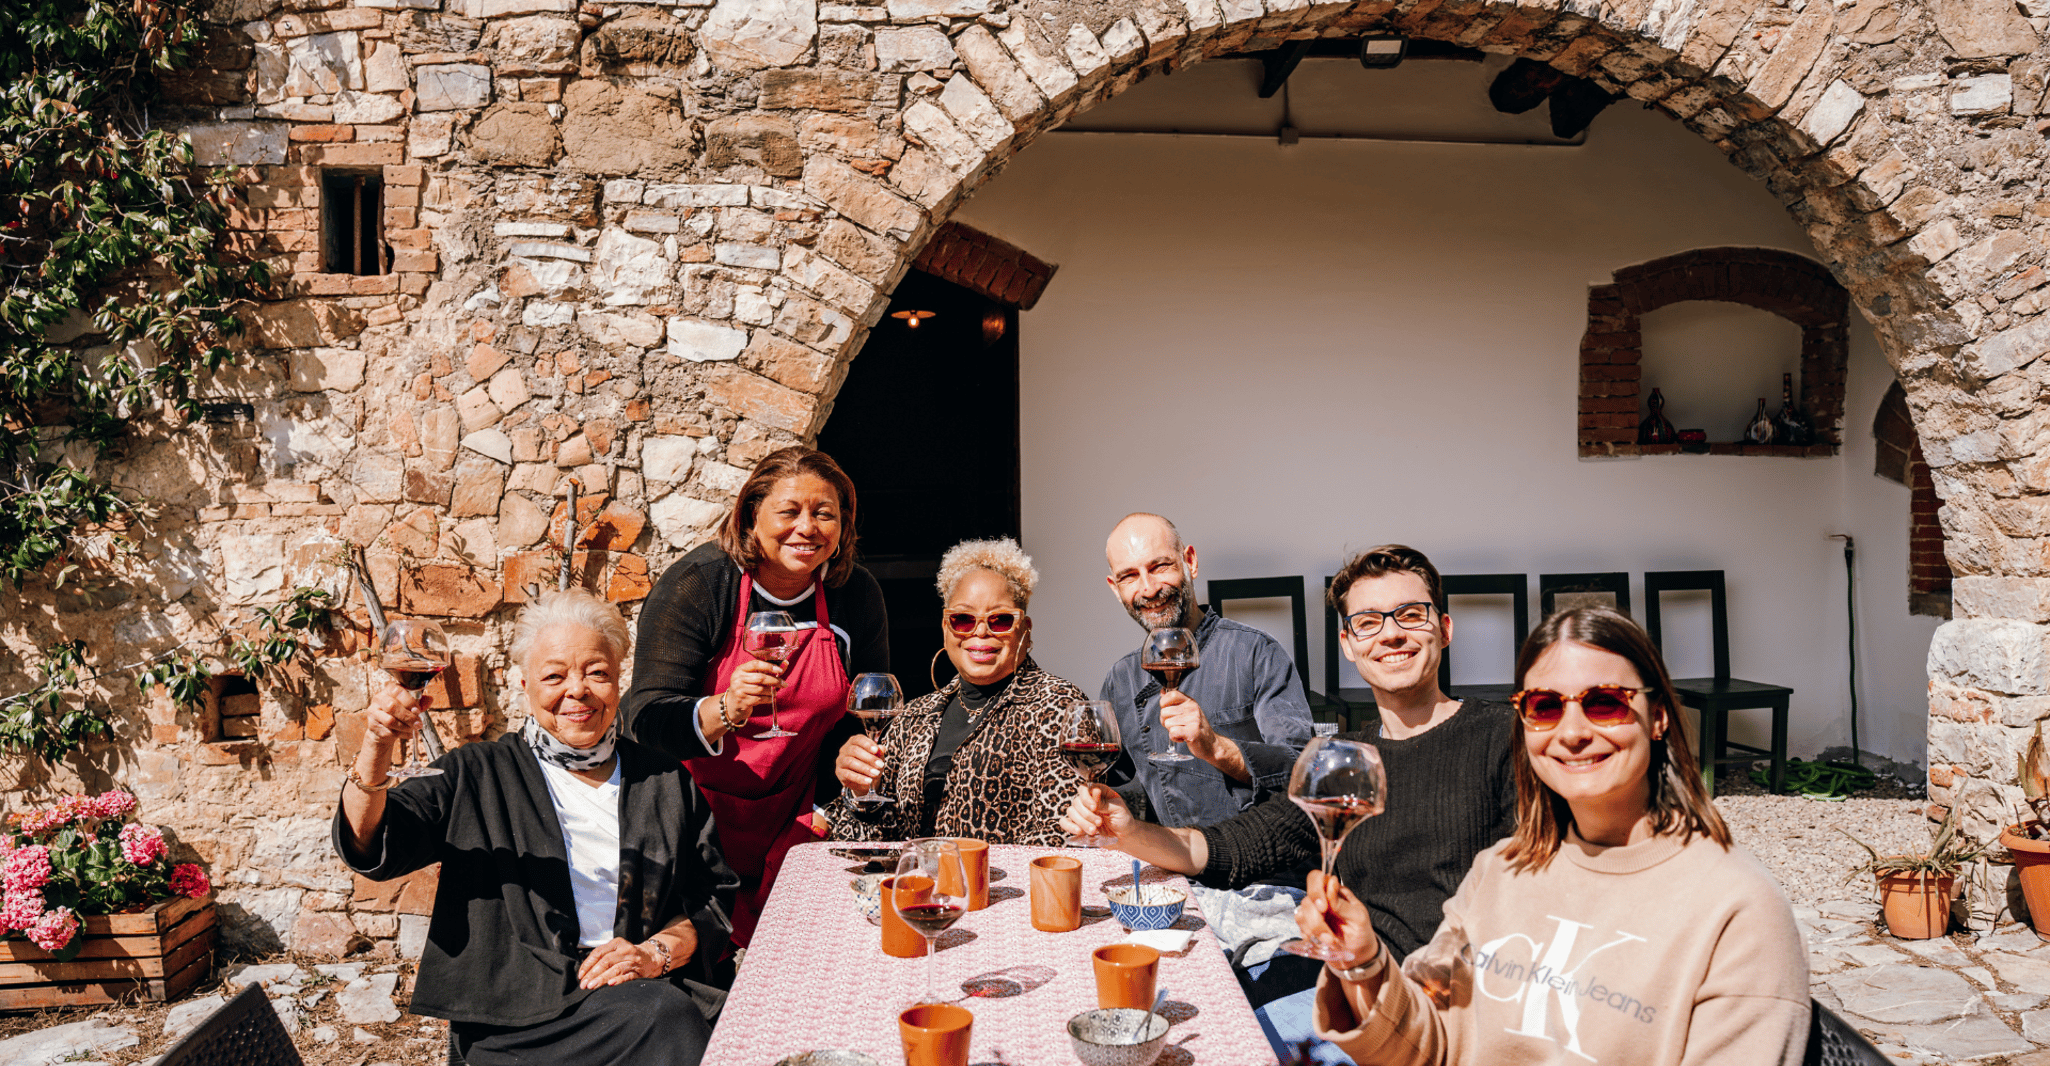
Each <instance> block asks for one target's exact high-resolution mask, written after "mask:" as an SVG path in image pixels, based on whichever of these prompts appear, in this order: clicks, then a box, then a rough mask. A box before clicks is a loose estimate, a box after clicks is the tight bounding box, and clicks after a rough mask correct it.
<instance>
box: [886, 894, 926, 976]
mask: <svg viewBox="0 0 2050 1066" xmlns="http://www.w3.org/2000/svg"><path fill="white" fill-rule="evenodd" d="M880 891H881V894H882V903H883V906H882V912H883V913H882V919H883V920H882V927H883V954H885V955H889V956H892V957H894V958H899V959H915V958H918V957H919V956H921V955H924V954H925V951H926V948H927V947H928V942H927V940H926V939H925V936H924V935H923V934H921V933H920V932H919V931H918V930H916V929H913V928H911V927H910V926H908V925H905V924H904V919H902V918H899V917H897V907H896V906H894V905H893V903H892V901H895V903H896V904H908V903H923V902H925V901H927V900H930V899H931V898H932V878H930V877H925V876H922V875H919V874H904V875H902V876H899V877H886V878H883V884H882V888H881V890H880Z"/></svg>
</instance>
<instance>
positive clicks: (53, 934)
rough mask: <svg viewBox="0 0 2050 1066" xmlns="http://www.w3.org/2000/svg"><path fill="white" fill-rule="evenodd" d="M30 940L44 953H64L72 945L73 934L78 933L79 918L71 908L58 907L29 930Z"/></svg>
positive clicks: (37, 920)
mask: <svg viewBox="0 0 2050 1066" xmlns="http://www.w3.org/2000/svg"><path fill="white" fill-rule="evenodd" d="M27 932H28V938H29V939H30V940H31V941H33V942H34V943H35V945H36V946H37V947H39V948H42V949H43V950H44V951H62V950H64V945H66V944H69V943H71V934H73V933H76V932H78V916H77V915H75V914H73V913H71V908H69V907H58V908H57V909H55V910H53V911H50V912H49V913H48V914H45V915H43V916H42V917H41V918H38V919H36V922H35V924H34V925H31V926H29V927H28V929H27Z"/></svg>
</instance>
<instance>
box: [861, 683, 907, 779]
mask: <svg viewBox="0 0 2050 1066" xmlns="http://www.w3.org/2000/svg"><path fill="white" fill-rule="evenodd" d="M847 713H848V714H851V715H853V716H854V717H856V718H859V719H861V728H862V730H863V731H864V732H866V733H867V734H868V739H870V740H876V739H878V737H879V735H880V734H881V733H883V732H887V731H888V729H889V725H890V719H892V718H895V717H896V716H898V715H900V714H902V713H904V689H903V687H902V686H900V685H898V684H897V675H895V674H858V675H856V676H855V678H854V682H853V683H852V684H850V685H848V686H847ZM854 802H855V803H856V804H857V805H859V806H863V807H881V806H884V805H887V804H890V803H894V802H896V801H895V800H893V799H891V798H890V797H888V796H885V795H883V782H882V781H881V779H877V781H876V783H875V784H874V785H872V786H870V788H869V790H868V791H867V792H864V793H862V794H861V795H859V796H856V797H854Z"/></svg>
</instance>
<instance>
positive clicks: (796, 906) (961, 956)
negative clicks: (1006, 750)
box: [704, 843, 1276, 1066]
mask: <svg viewBox="0 0 2050 1066" xmlns="http://www.w3.org/2000/svg"><path fill="white" fill-rule="evenodd" d="M832 846H833V845H830V844H823V843H821V844H805V845H801V846H799V847H797V848H793V849H792V850H791V852H790V857H789V858H788V859H787V860H786V861H785V862H784V865H783V871H782V875H781V876H780V877H779V878H778V879H777V881H776V889H775V891H774V892H773V893H772V894H771V895H770V897H769V902H768V906H767V907H766V909H765V910H764V911H763V914H762V920H761V924H760V925H759V926H758V927H757V928H756V929H755V935H754V943H753V944H752V945H751V946H750V947H749V949H748V953H747V959H746V962H745V963H744V965H743V966H742V967H741V971H740V976H739V979H738V980H736V981H735V982H734V985H733V995H732V997H731V998H730V999H728V1000H727V1002H726V1011H725V1013H724V1014H723V1015H722V1016H721V1017H720V1019H719V1024H718V1027H717V1028H716V1029H714V1030H713V1032H712V1043H711V1046H710V1047H709V1048H708V1049H707V1050H706V1052H705V1058H704V1066H773V1064H774V1063H775V1062H777V1061H778V1060H780V1059H782V1058H784V1057H785V1056H788V1055H794V1054H796V1053H798V1052H802V1051H812V1050H817V1049H821V1048H850V1049H853V1050H856V1051H860V1052H864V1053H866V1054H867V1055H869V1056H870V1057H872V1058H874V1059H875V1060H876V1061H877V1062H878V1063H881V1064H883V1066H892V1064H895V1063H901V1062H903V1061H904V1053H903V1045H902V1044H901V1042H900V1041H899V1038H898V1035H897V1012H898V1010H899V1009H901V1008H902V1007H903V1006H905V1005H907V1004H909V1003H911V1002H912V1001H913V1000H914V999H916V998H917V997H918V996H920V995H921V994H923V992H924V989H925V967H926V965H927V960H926V959H922V958H919V959H894V958H891V957H889V956H887V955H884V954H883V952H882V945H881V933H880V931H879V930H878V929H877V928H876V927H875V926H873V925H870V924H869V923H868V921H867V920H866V919H864V918H863V917H862V916H861V913H860V912H859V911H858V910H856V909H855V905H854V894H853V892H852V891H851V890H850V889H849V888H848V882H849V881H850V880H852V879H853V878H854V876H855V874H857V873H858V872H859V870H858V869H857V868H856V867H855V865H854V864H852V863H850V862H848V861H847V860H845V859H840V858H836V857H834V856H833V855H831V854H829V853H828V851H827V849H828V848H829V847H832ZM1056 853H1058V854H1065V855H1072V856H1075V857H1076V858H1079V859H1081V860H1082V875H1083V876H1082V905H1083V907H1084V908H1088V907H1091V906H1097V907H1101V906H1102V905H1103V904H1104V896H1103V890H1104V886H1105V885H1106V884H1109V885H1118V884H1130V883H1131V879H1132V864H1131V859H1130V858H1129V857H1128V856H1125V855H1124V854H1122V853H1120V852H1114V851H1099V850H1096V849H1069V850H1065V851H1060V850H1058V849H1051V848H1026V847H1009V846H997V847H992V848H990V849H989V862H990V905H989V907H988V908H987V909H985V910H980V911H975V912H973V913H971V914H969V915H968V916H967V917H965V918H963V919H962V920H961V922H960V923H959V924H958V925H956V926H955V927H954V928H952V929H950V930H948V931H947V932H946V934H944V935H943V936H942V937H941V939H940V950H939V953H938V955H937V956H936V957H935V958H934V959H933V960H932V964H933V965H935V966H937V967H938V978H937V983H938V985H939V987H940V990H941V993H942V995H943V996H944V997H946V998H949V999H951V1000H954V1001H956V1002H959V1003H960V1004H961V1005H962V1006H965V1007H967V1008H968V1009H969V1010H970V1011H973V1012H974V1014H975V1035H974V1039H973V1041H972V1042H971V1045H970V1050H969V1056H968V1059H969V1061H970V1062H971V1063H1003V1064H1006V1066H1075V1064H1076V1063H1077V1061H1078V1060H1077V1059H1076V1058H1075V1053H1074V1050H1073V1049H1072V1048H1071V1047H1069V1045H1068V1035H1067V1020H1068V1019H1069V1018H1071V1017H1073V1016H1074V1015H1076V1014H1079V1013H1081V1012H1082V1011H1085V1010H1091V1009H1094V1008H1095V1006H1096V976H1095V972H1094V970H1093V969H1092V967H1091V960H1090V952H1092V951H1094V950H1095V949H1097V948H1099V947H1102V946H1103V945H1105V944H1111V943H1116V942H1117V941H1120V940H1123V939H1124V938H1125V935H1126V934H1125V931H1124V929H1123V928H1122V927H1120V926H1119V925H1118V923H1117V922H1116V921H1115V920H1113V919H1111V918H1109V917H1107V916H1106V917H1102V918H1093V917H1090V916H1088V915H1084V917H1083V925H1082V927H1081V928H1080V929H1077V930H1075V931H1073V932H1069V933H1042V932H1040V931H1039V930H1037V929H1034V928H1032V922H1031V913H1030V907H1029V902H1028V897H1027V892H1028V884H1029V880H1030V878H1029V876H1028V875H1029V870H1028V867H1027V865H1026V864H1027V863H1028V862H1030V861H1031V860H1032V859H1033V858H1035V857H1037V856H1040V855H1047V854H1056ZM1144 879H1145V881H1146V882H1147V883H1148V884H1151V883H1154V882H1165V883H1170V884H1174V885H1176V886H1177V887H1186V882H1184V881H1183V880H1182V878H1180V877H1179V876H1176V875H1174V874H1170V873H1167V872H1166V871H1164V870H1159V869H1155V868H1152V867H1148V868H1147V869H1146V871H1145V875H1144ZM1180 924H1181V926H1182V927H1183V928H1192V927H1193V928H1195V930H1196V931H1195V935H1194V937H1193V938H1191V940H1190V944H1189V949H1188V951H1186V952H1184V953H1182V954H1181V955H1178V956H1164V957H1162V959H1161V960H1160V977H1159V983H1160V987H1162V988H1165V989H1167V990H1168V997H1167V998H1168V1002H1167V1005H1166V1006H1165V1007H1164V1008H1163V1013H1165V1014H1166V1015H1167V1016H1168V1017H1169V1018H1170V1019H1172V1020H1174V1021H1175V1025H1174V1028H1173V1029H1172V1030H1170V1031H1169V1033H1168V1038H1167V1039H1168V1044H1169V1046H1168V1047H1167V1048H1166V1049H1165V1050H1164V1052H1163V1053H1162V1055H1161V1057H1160V1059H1159V1060H1158V1061H1159V1063H1160V1064H1161V1066H1195V1064H1201V1066H1275V1061H1276V1060H1275V1057H1274V1052H1273V1049H1272V1048H1271V1047H1270V1046H1269V1045H1268V1043H1267V1038H1266V1037H1265V1036H1264V1035H1263V1034H1262V1032H1261V1029H1260V1023H1259V1022H1258V1020H1256V1019H1255V1018H1254V1017H1253V1010H1252V1007H1251V1006H1249V1005H1248V1004H1247V1003H1246V997H1245V994H1244V993H1243V992H1241V991H1240V990H1239V985H1238V981H1237V979H1236V978H1234V977H1233V976H1232V972H1231V964H1230V963H1229V961H1227V960H1226V958H1225V956H1224V953H1223V951H1221V950H1220V949H1219V947H1218V944H1217V938H1216V937H1215V936H1214V935H1212V933H1211V931H1210V927H1209V926H1208V925H1207V924H1205V923H1203V922H1202V918H1201V915H1200V913H1199V912H1198V911H1197V908H1196V905H1195V903H1194V902H1193V901H1192V902H1191V903H1190V904H1189V907H1188V909H1187V910H1186V911H1185V912H1184V913H1183V916H1182V921H1181V923H1180ZM964 988H974V989H976V990H977V991H978V992H979V993H981V994H980V995H977V996H971V995H969V994H968V993H967V992H966V991H964Z"/></svg>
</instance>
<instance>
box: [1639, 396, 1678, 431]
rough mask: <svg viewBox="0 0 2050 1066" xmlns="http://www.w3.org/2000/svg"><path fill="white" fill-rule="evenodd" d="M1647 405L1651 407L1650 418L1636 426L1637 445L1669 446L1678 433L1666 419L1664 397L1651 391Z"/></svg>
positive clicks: (1669, 420)
mask: <svg viewBox="0 0 2050 1066" xmlns="http://www.w3.org/2000/svg"><path fill="white" fill-rule="evenodd" d="M1647 403H1649V404H1650V406H1651V416H1650V417H1649V418H1646V419H1645V420H1644V421H1642V422H1639V423H1638V424H1637V443H1639V444H1671V443H1673V442H1674V441H1675V440H1678V439H1679V432H1678V431H1677V430H1675V429H1674V428H1673V422H1672V420H1671V419H1669V418H1667V417H1666V398H1665V395H1664V394H1662V393H1660V392H1659V390H1657V389H1653V390H1651V399H1650V400H1649V401H1647Z"/></svg>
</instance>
